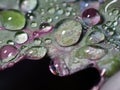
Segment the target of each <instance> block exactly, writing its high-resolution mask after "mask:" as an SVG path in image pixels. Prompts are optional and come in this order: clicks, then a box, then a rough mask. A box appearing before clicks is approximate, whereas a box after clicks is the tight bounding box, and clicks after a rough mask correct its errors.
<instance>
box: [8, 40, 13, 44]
mask: <svg viewBox="0 0 120 90" xmlns="http://www.w3.org/2000/svg"><path fill="white" fill-rule="evenodd" d="M7 44H10V45H14V44H15V43H14V42H13V41H12V40H8V41H7Z"/></svg>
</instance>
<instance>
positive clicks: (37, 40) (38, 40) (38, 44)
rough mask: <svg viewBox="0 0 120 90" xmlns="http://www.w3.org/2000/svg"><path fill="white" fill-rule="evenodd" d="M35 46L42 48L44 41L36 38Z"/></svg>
mask: <svg viewBox="0 0 120 90" xmlns="http://www.w3.org/2000/svg"><path fill="white" fill-rule="evenodd" d="M33 43H34V45H35V46H40V45H41V43H42V40H41V39H39V38H36V39H34V42H33Z"/></svg>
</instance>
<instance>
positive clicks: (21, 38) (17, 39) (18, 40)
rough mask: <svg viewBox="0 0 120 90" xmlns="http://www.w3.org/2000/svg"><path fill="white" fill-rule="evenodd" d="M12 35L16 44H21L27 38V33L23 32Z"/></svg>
mask: <svg viewBox="0 0 120 90" xmlns="http://www.w3.org/2000/svg"><path fill="white" fill-rule="evenodd" d="M14 37H15V39H14V40H15V42H16V43H18V44H23V43H25V42H26V41H27V40H28V34H27V33H25V32H17V33H16V34H15V36H14Z"/></svg>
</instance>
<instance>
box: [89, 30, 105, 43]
mask: <svg viewBox="0 0 120 90" xmlns="http://www.w3.org/2000/svg"><path fill="white" fill-rule="evenodd" d="M103 40H105V35H104V34H103V33H101V32H97V31H96V32H92V33H91V34H90V35H89V36H88V40H87V42H90V43H91V44H94V43H100V42H102V41H103Z"/></svg>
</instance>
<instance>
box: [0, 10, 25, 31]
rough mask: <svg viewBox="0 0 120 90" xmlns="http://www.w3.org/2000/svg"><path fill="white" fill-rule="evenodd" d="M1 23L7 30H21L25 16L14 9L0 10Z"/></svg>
mask: <svg viewBox="0 0 120 90" xmlns="http://www.w3.org/2000/svg"><path fill="white" fill-rule="evenodd" d="M0 14H1V17H2V18H1V21H2V25H3V26H4V27H5V28H6V29H8V30H21V29H22V28H23V27H24V26H25V24H26V19H25V16H24V15H22V14H21V13H20V12H18V11H15V10H5V11H2V12H0Z"/></svg>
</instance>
